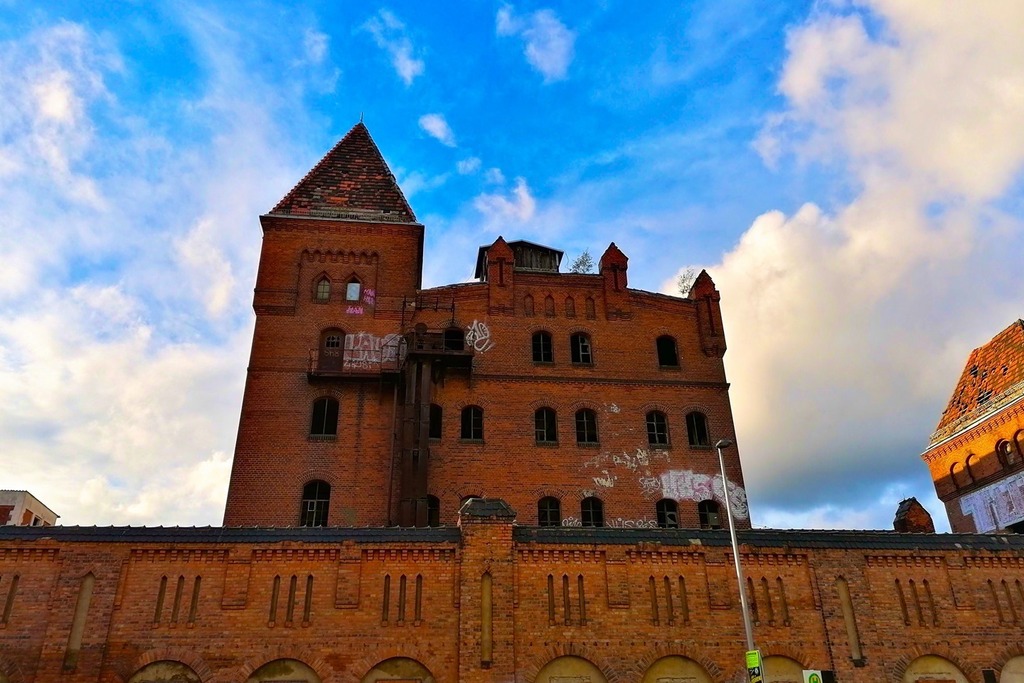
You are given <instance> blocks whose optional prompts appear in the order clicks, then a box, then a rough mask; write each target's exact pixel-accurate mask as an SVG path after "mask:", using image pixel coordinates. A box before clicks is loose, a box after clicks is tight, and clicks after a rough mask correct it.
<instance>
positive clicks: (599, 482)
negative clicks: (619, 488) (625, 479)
mask: <svg viewBox="0 0 1024 683" xmlns="http://www.w3.org/2000/svg"><path fill="white" fill-rule="evenodd" d="M593 479H594V486H599V487H601V488H606V489H610V488H614V487H615V482H616V481H618V479H619V478H618V477H616V476H615V475H614V474H608V470H601V476H599V477H594V478H593Z"/></svg>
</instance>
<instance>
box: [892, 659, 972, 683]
mask: <svg viewBox="0 0 1024 683" xmlns="http://www.w3.org/2000/svg"><path fill="white" fill-rule="evenodd" d="M917 681H922V682H923V681H927V682H928V683H967V677H966V676H964V675H963V673H962V672H961V671H960V669H958V668H956V664H954V663H953V662H951V661H949V660H948V659H946V658H944V657H939V656H938V655H925V656H924V657H918V658H917V659H915V660H914V661H912V662H911V663H910V666H908V667H907V670H906V671H905V672H904V673H903V683H917Z"/></svg>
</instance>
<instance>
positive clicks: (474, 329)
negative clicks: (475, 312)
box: [466, 320, 494, 353]
mask: <svg viewBox="0 0 1024 683" xmlns="http://www.w3.org/2000/svg"><path fill="white" fill-rule="evenodd" d="M466 344H468V345H469V346H472V347H473V350H474V351H476V352H477V353H486V352H488V351H490V350H491V349H493V348H494V341H493V340H492V339H491V328H489V327H487V323H483V322H480V321H479V320H474V321H473V324H472V325H470V326H469V329H468V330H466Z"/></svg>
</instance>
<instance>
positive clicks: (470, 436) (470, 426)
mask: <svg viewBox="0 0 1024 683" xmlns="http://www.w3.org/2000/svg"><path fill="white" fill-rule="evenodd" d="M462 438H463V439H466V440H470V441H482V440H483V438H484V409H483V408H480V407H479V406H467V407H465V408H463V409H462Z"/></svg>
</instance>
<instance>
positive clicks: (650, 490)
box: [637, 477, 661, 500]
mask: <svg viewBox="0 0 1024 683" xmlns="http://www.w3.org/2000/svg"><path fill="white" fill-rule="evenodd" d="M637 482H638V483H639V484H640V491H641V493H643V496H644V498H647V499H648V500H650V499H651V498H653V497H654V496H656V495H658V494H659V493H660V492H661V480H660V479H658V478H657V477H640V478H639V479H638V480H637Z"/></svg>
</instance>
